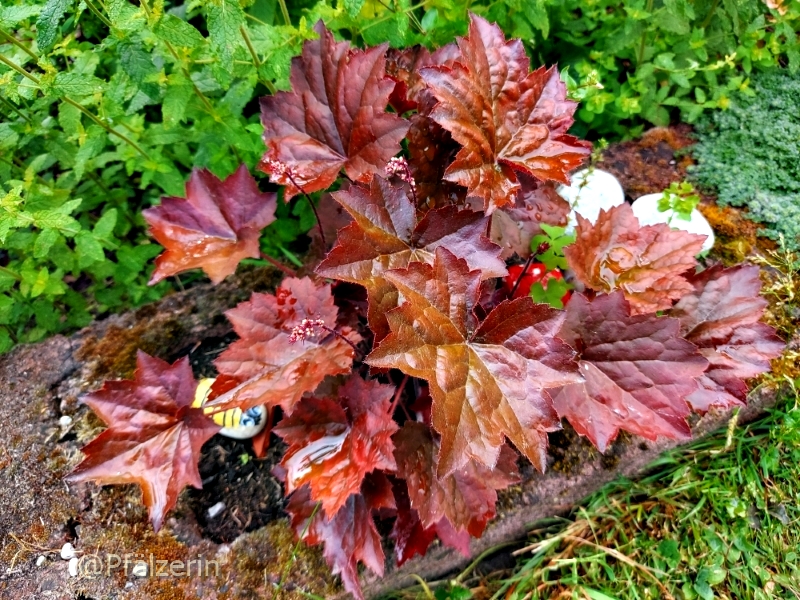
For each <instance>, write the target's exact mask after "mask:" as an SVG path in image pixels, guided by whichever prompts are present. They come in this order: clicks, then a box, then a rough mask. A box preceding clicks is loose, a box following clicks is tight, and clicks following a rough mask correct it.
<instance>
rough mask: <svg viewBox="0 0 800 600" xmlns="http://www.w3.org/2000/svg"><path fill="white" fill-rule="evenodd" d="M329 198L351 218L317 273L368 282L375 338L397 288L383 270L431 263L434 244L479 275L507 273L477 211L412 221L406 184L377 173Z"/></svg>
mask: <svg viewBox="0 0 800 600" xmlns="http://www.w3.org/2000/svg"><path fill="white" fill-rule="evenodd" d="M334 198H336V200H338V201H339V202H340V203H341V204H342V206H344V207H345V209H346V210H347V211H348V212H349V213H350V214H351V215H352V217H353V219H354V222H353V223H351V224H350V225H348V226H347V227H345V228H343V229H341V230H340V231H339V238H338V240H337V244H336V246H335V247H334V248H333V250H331V252H330V254H329V255H328V256H327V257H326V258H325V260H324V261H323V262H322V263H321V264H320V265H319V267H317V273H318V274H320V275H322V276H323V277H333V278H336V279H341V280H344V281H350V282H353V283H358V284H360V285H363V286H364V287H365V288H367V293H368V296H369V309H368V315H367V316H368V320H369V324H370V328H371V329H372V331H373V333H374V334H375V339H376V340H381V339H383V337H384V336H385V335H386V334H387V333H388V324H387V322H386V313H387V312H388V311H389V310H391V309H392V308H394V307H395V306H397V291H396V290H395V288H394V287H393V286H392V284H391V283H390V282H389V281H388V280H387V279H386V277H385V273H386V271H388V270H390V269H397V268H402V267H405V266H407V265H408V264H409V263H411V262H414V261H420V262H424V263H431V262H433V254H434V252H435V250H436V248H439V247H446V248H448V249H449V250H450V251H451V252H453V253H454V254H456V255H457V256H459V257H463V258H464V259H466V261H467V263H468V265H469V266H470V267H471V268H473V269H480V270H481V273H482V275H481V278H482V279H488V278H490V277H502V276H503V275H505V274H506V269H505V264H504V263H503V261H502V260H500V258H499V255H500V248H499V247H498V246H497V245H496V244H493V243H492V242H491V241H489V239H488V238H486V237H485V236H484V233H485V232H486V222H487V219H486V217H485V216H483V215H482V214H480V213H476V212H472V211H468V210H461V211H459V210H458V209H457V208H456V207H454V206H449V207H446V208H442V209H437V210H432V211H429V212H428V213H427V214H426V215H425V217H424V218H423V219H422V220H421V221H419V223H417V212H416V209H415V207H414V204H413V202H411V200H410V199H409V197H408V192H407V188H406V187H395V186H393V185H391V184H390V183H389V182H388V181H387V180H385V179H383V178H382V177H378V176H376V177H374V178H373V179H372V183H371V185H370V187H369V189H365V188H362V187H357V186H353V187H351V188H350V189H349V190H347V191H342V192H336V193H334Z"/></svg>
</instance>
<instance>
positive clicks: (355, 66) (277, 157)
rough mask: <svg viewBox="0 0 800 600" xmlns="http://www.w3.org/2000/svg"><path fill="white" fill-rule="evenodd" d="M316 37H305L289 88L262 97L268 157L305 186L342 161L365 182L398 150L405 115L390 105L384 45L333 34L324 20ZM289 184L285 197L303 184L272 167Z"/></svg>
mask: <svg viewBox="0 0 800 600" xmlns="http://www.w3.org/2000/svg"><path fill="white" fill-rule="evenodd" d="M314 30H315V31H316V32H317V33H318V34H319V36H320V37H319V39H318V40H312V41H307V42H306V43H305V44H304V45H303V53H302V56H299V57H295V58H294V59H293V60H292V74H291V82H292V91H291V92H278V93H276V94H274V95H272V96H266V97H264V98H261V122H262V123H263V125H264V142H265V143H266V145H267V146H268V148H269V149H268V151H267V153H266V154H265V156H264V158H265V159H266V160H265V161H264V162H263V163H262V168H263V169H264V170H265V171H267V172H270V168H269V166H268V163H267V160H273V161H280V162H282V163H284V164H285V165H287V166H288V167H289V168H290V169H291V170H292V173H293V178H294V181H295V182H296V183H297V185H299V186H300V187H301V188H302V189H303V191H305V192H309V193H310V192H314V191H317V190H323V189H326V188H328V187H330V185H331V184H332V183H333V182H334V181H335V180H336V178H337V177H338V176H339V171H340V170H341V169H342V168H344V170H345V172H346V173H347V176H348V177H349V178H350V179H351V180H353V181H360V182H362V183H366V182H368V181H369V180H370V179H371V178H372V175H373V174H374V173H382V172H383V169H384V167H385V165H386V163H387V162H388V160H389V159H390V158H391V157H392V156H394V155H395V154H397V153H398V152H399V151H400V140H402V139H403V137H405V134H406V131H408V122H407V121H405V120H404V119H401V118H400V117H398V116H397V115H395V114H391V113H388V112H386V104H387V102H388V99H389V94H390V93H391V92H392V90H393V89H394V82H392V81H391V80H390V79H388V78H387V77H386V74H385V63H386V60H385V57H384V54H385V52H386V45H385V44H384V45H382V46H377V47H375V48H369V49H367V50H363V51H362V50H354V49H351V48H350V44H349V42H336V41H334V39H333V34H332V33H331V32H330V31H328V30H327V29H326V28H325V26H324V25H323V24H322V21H320V22H319V23H317V25H316V26H315V27H314ZM271 181H273V182H274V183H279V184H281V185H285V186H286V190H285V198H286V199H287V200H288V199H289V198H291V197H292V196H294V195H296V194H298V193H299V192H300V190H298V189H297V188H296V187H295V186H294V184H293V183H292V180H291V179H290V178H289V176H288V175H286V174H285V173H282V172H272V173H271Z"/></svg>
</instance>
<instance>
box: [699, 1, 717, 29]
mask: <svg viewBox="0 0 800 600" xmlns="http://www.w3.org/2000/svg"><path fill="white" fill-rule="evenodd" d="M718 6H719V0H714V1H713V2H712V3H711V8H710V9H708V14H707V15H706V18H705V19H703V22H702V24H701V25H700V29H705V28H706V27H708V26H709V25H710V24H711V19H713V18H714V13H716V12H717V7H718Z"/></svg>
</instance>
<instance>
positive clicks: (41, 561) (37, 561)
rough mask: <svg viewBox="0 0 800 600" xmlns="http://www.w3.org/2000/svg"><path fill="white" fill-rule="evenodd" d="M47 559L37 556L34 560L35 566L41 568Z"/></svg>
mask: <svg viewBox="0 0 800 600" xmlns="http://www.w3.org/2000/svg"><path fill="white" fill-rule="evenodd" d="M46 560H47V559H46V558H45V557H44V556H43V555H41V554H40V555H39V558H37V559H36V566H37V567H41V566H42V565H43V564H44V563H45V561H46Z"/></svg>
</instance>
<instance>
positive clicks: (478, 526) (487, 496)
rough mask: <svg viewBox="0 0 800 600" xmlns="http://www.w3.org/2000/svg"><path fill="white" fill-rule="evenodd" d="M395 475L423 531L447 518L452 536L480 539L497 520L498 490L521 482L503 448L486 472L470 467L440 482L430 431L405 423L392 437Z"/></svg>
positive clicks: (435, 443) (514, 456)
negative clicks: (405, 488) (461, 534)
mask: <svg viewBox="0 0 800 600" xmlns="http://www.w3.org/2000/svg"><path fill="white" fill-rule="evenodd" d="M394 442H395V446H396V449H395V459H396V460H397V469H398V475H399V476H400V477H402V478H403V479H405V480H406V483H407V485H408V495H409V498H410V501H411V507H412V508H413V509H415V510H416V511H417V513H418V514H419V518H420V521H421V523H422V526H423V527H425V528H430V527H435V526H436V525H437V524H438V523H439V522H440V521H441V520H442V519H444V518H446V519H447V520H448V521H449V522H450V523H451V524H452V526H453V528H454V529H455V530H456V532H461V531H468V532H469V534H470V535H472V536H474V537H480V536H481V534H482V533H483V530H484V529H485V527H486V523H487V522H488V521H489V519H491V518H492V517H494V515H495V504H496V502H497V490H502V489H505V488H507V487H508V486H510V485H513V484H515V483H517V482H518V481H519V472H518V471H517V454H516V452H514V451H513V450H512V449H511V448H509V447H508V446H503V447H502V449H501V451H500V454H499V458H498V460H497V465H496V466H495V467H494V468H493V469H490V468H487V467H486V466H485V465H482V464H480V463H476V462H468V463H467V464H466V465H465V466H464V468H462V469H458V470H457V471H455V472H453V473H451V474H450V475H446V476H444V477H441V478H439V477H438V476H437V475H436V472H437V470H438V465H437V463H438V454H439V443H438V440H436V439H435V438H434V435H433V432H432V431H431V429H430V427H428V426H427V425H424V424H422V423H415V422H406V424H405V425H404V426H403V428H402V429H401V430H400V431H398V432H397V434H395V436H394Z"/></svg>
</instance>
